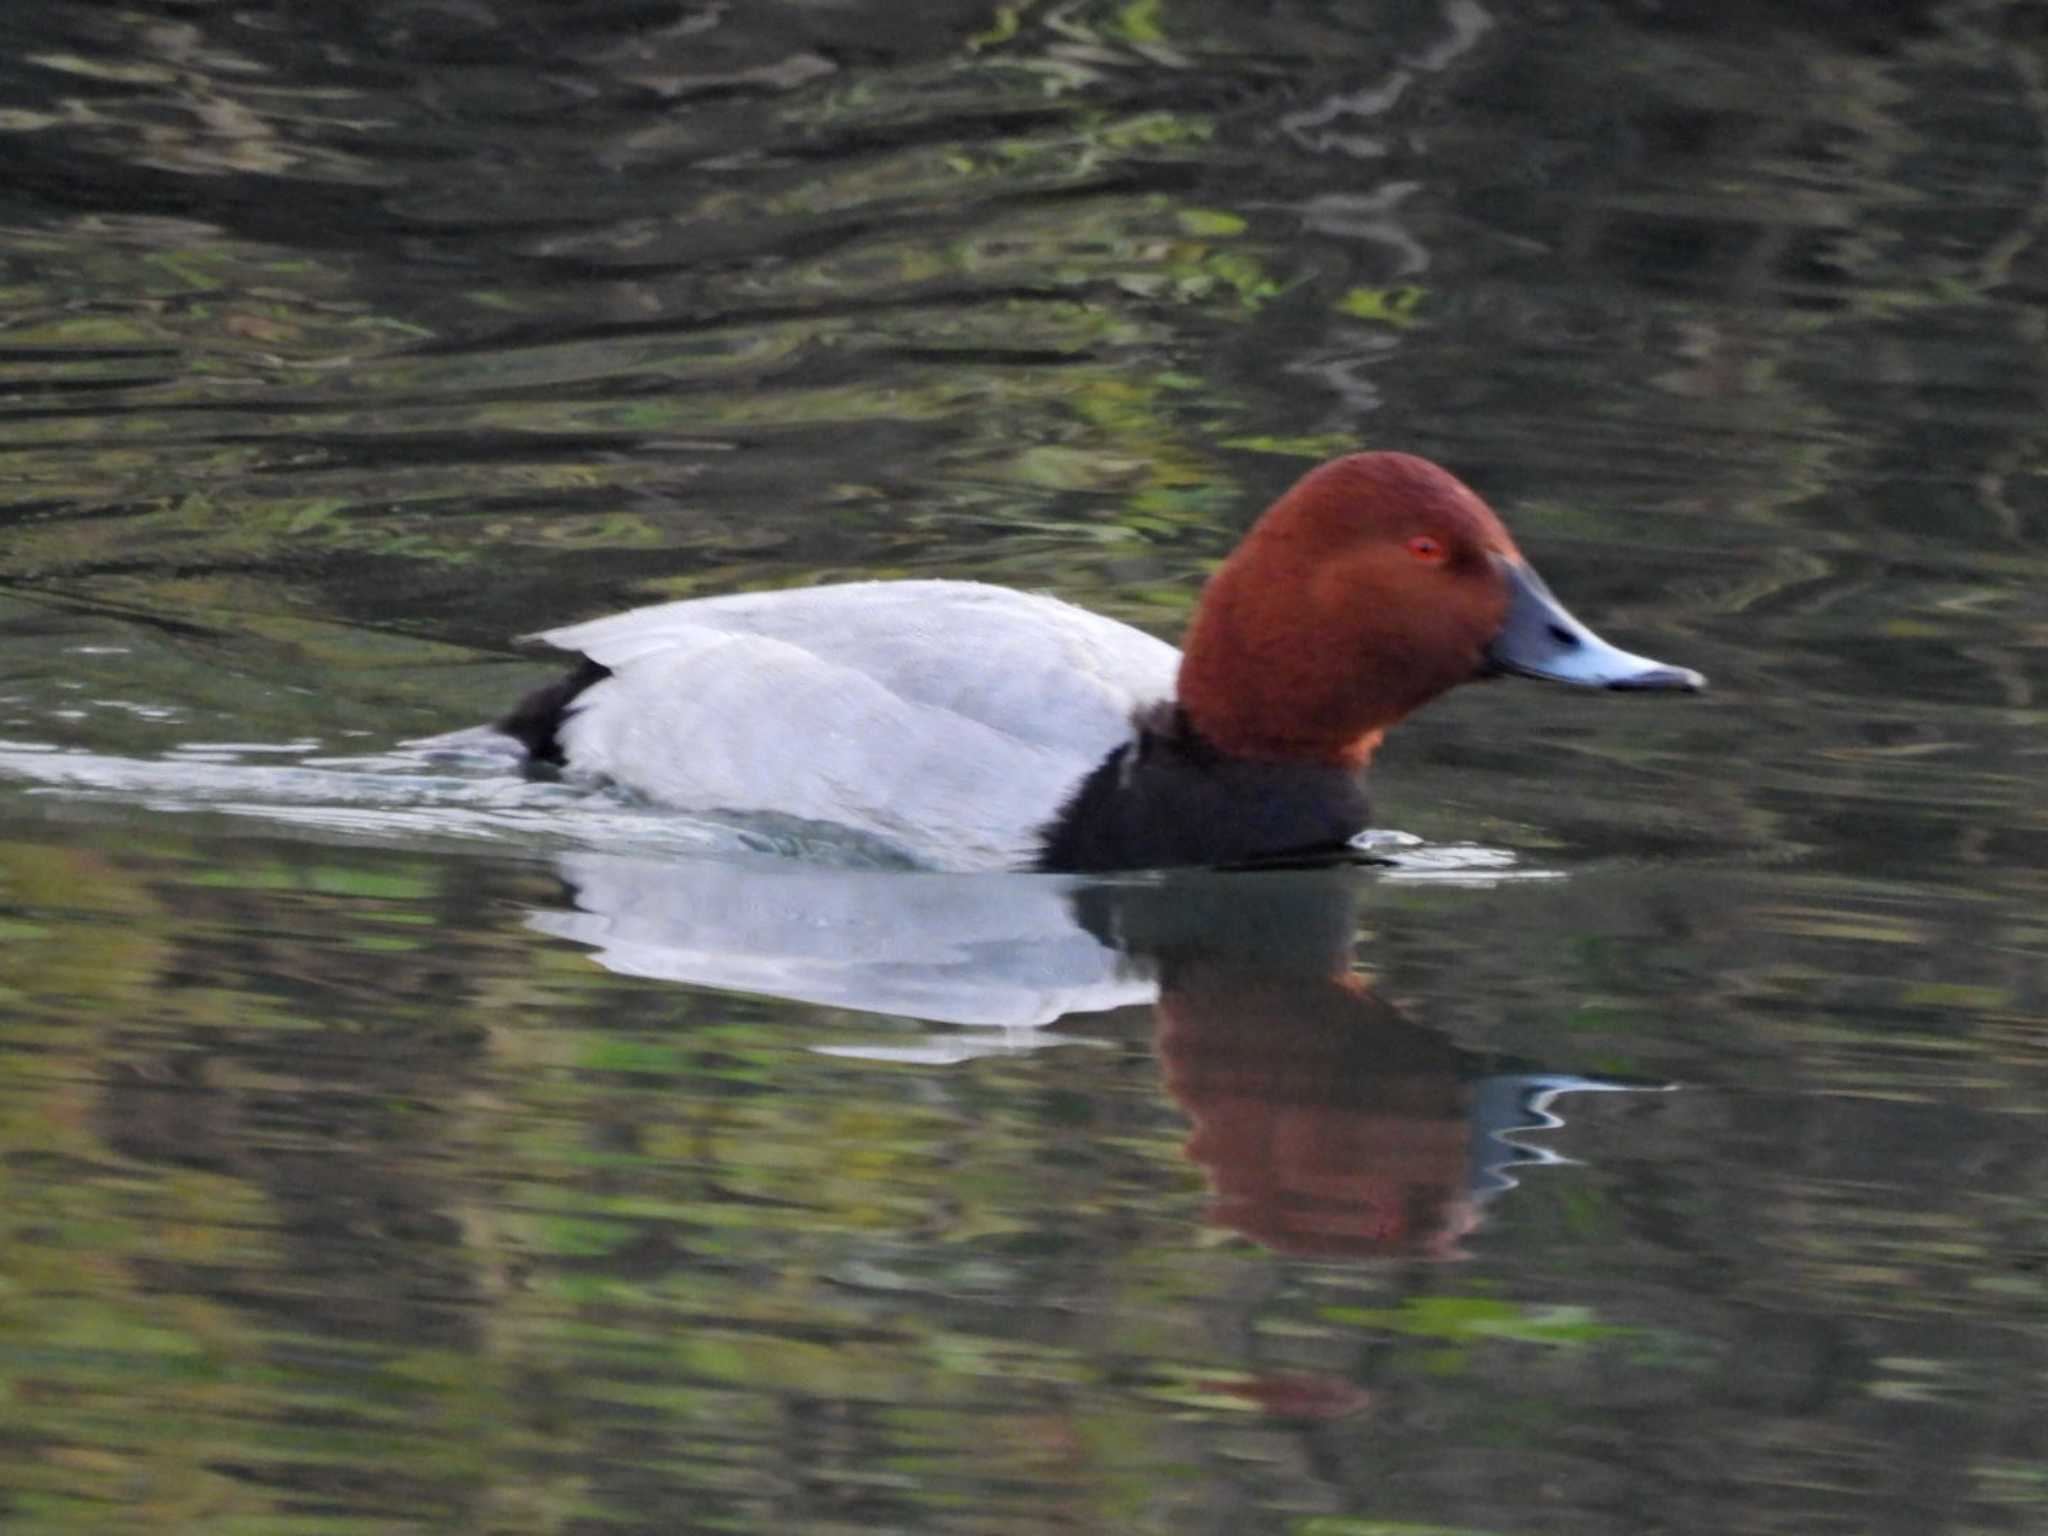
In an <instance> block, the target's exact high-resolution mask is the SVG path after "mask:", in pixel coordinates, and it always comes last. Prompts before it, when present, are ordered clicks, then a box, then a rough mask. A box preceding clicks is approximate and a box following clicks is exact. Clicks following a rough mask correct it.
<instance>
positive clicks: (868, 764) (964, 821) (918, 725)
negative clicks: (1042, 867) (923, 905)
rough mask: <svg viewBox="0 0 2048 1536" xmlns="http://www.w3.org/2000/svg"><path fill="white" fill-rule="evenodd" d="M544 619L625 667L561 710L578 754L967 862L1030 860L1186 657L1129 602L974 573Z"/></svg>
mask: <svg viewBox="0 0 2048 1536" xmlns="http://www.w3.org/2000/svg"><path fill="white" fill-rule="evenodd" d="M539 638H540V639H543V640H545V641H547V642H548V643H549V644H550V645H556V646H560V647H561V648H563V649H564V650H569V651H578V652H581V653H582V654H583V655H585V656H588V657H589V658H590V659H591V660H592V661H595V662H598V663H600V664H601V665H603V666H606V667H609V668H611V670H612V676H610V677H608V678H606V679H605V680H604V681H602V682H600V683H598V684H596V685H595V686H594V687H592V688H590V689H588V690H587V691H586V692H585V693H583V694H582V695H581V696H579V697H578V698H577V700H576V701H575V703H573V704H572V705H571V706H570V711H569V715H568V718H567V720H566V721H565V722H564V724H563V726H562V729H561V732H560V740H561V745H562V748H563V751H564V753H565V755H566V756H567V758H568V761H569V763H570V764H571V766H572V767H573V768H574V769H575V770H576V771H577V772H579V773H587V774H593V775H597V776H601V777H603V778H607V779H610V780H613V781H614V782H616V783H619V784H622V785H625V786H626V787H627V788H629V789H631V790H634V791H636V792H637V793H639V794H642V795H645V796H646V797H647V798H648V799H650V800H653V801H655V802H657V803H659V804H662V805H667V806H671V807H675V808H677V809H683V810H696V811H724V812H748V811H769V812H773V813H775V814H777V815H778V816H783V817H789V818H794V819H796V820H800V821H812V822H821V823H832V824H836V825H838V826H843V827H852V828H855V829H857V830H859V831H861V832H864V833H867V834H868V835H870V836H873V837H879V838H883V839H885V840H888V841H890V842H892V843H896V844H898V845H899V846H903V847H907V848H910V849H913V850H915V851H916V852H917V853H918V855H919V857H921V858H925V859H928V860H931V861H934V862H940V861H942V862H943V864H944V865H945V867H949V868H959V869H988V868H1017V867H1020V866H1027V865H1029V863H1030V862H1031V860H1032V859H1033V857H1034V856H1035V855H1036V854H1037V852H1038V842H1037V839H1038V834H1039V833H1040V832H1041V831H1042V830H1043V829H1044V827H1045V826H1046V824H1047V823H1048V822H1050V821H1051V820H1052V819H1053V817H1054V816H1055V815H1056V814H1057V813H1058V812H1059V810H1060V808H1061V807H1062V806H1063V805H1065V804H1066V802H1067V800H1068V799H1069V797H1070V796H1071V795H1072V794H1073V792H1074V790H1075V789H1076V788H1077V787H1078V786H1079V784H1080V783H1081V781H1082V780H1083V779H1085V778H1086V777H1087V776H1088V775H1089V774H1090V773H1091V772H1093V771H1094V769H1095V768H1096V767H1097V766H1098V765H1099V764H1100V763H1101V762H1102V760H1103V759H1104V758H1105V757H1107V756H1108V755H1109V753H1110V752H1111V751H1112V750H1114V749H1115V748H1116V746H1117V745H1118V744H1119V743H1121V742H1123V741H1126V740H1128V739H1129V738H1130V735H1131V729H1132V727H1131V716H1132V713H1133V711H1134V710H1137V709H1141V708H1143V707H1145V706H1148V705H1152V704H1156V703H1158V702H1160V701H1161V700H1164V699H1167V698H1170V697H1172V695H1173V686H1174V672H1175V669H1176V668H1177V667H1178V666H1179V664H1180V653H1179V652H1178V651H1176V650H1175V649H1174V648H1173V647H1172V646H1170V645H1167V644H1166V643H1165V642H1163V641H1160V640H1155V639H1154V638H1153V637H1152V636H1150V635H1147V634H1145V633H1143V632H1142V631H1140V630H1136V629H1132V628H1131V627H1130V626H1129V625H1128V624H1120V623H1118V622H1117V621H1116V620H1114V619H1106V618H1104V617H1102V616H1101V615H1100V614H1094V613H1090V612H1088V611H1087V610H1086V609H1082V608H1076V607H1074V606H1073V605H1071V604H1069V603H1063V602H1060V601H1059V600H1058V599H1056V598H1051V597H1043V596H1037V595H1034V594H1031V593H1026V592H1013V591H1011V590H1009V589H1008V588H1006V587H994V586H982V585H980V584H978V583H975V582H966V581H890V582H858V583H854V584H852V585H848V586H836V587H809V588H803V589H799V590H796V591H788V592H763V593H742V594H738V595H735V596H731V597H713V598H700V599H696V600H693V601H687V602H681V603H667V604H663V605H662V606H660V607H655V608H637V609H634V610H633V611H632V612H630V613H621V614H616V615H614V616H612V617H610V618H604V619H594V620H592V621H591V622H589V623H587V624H574V625H570V626H568V627H567V628H564V629H553V630H549V631H548V632H547V633H545V634H543V635H541V636H540V637H539Z"/></svg>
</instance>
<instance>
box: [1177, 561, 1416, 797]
mask: <svg viewBox="0 0 2048 1536" xmlns="http://www.w3.org/2000/svg"><path fill="white" fill-rule="evenodd" d="M1275 542H1276V541H1275V540H1273V539H1271V538H1270V537H1262V536H1261V534H1260V532H1258V531H1255V532H1254V534H1253V535H1252V537H1250V538H1248V539H1247V540H1246V541H1245V544H1244V545H1243V547H1242V548H1240V550H1239V551H1238V553H1237V554H1236V555H1235V556H1233V557H1232V558H1231V559H1230V560H1228V561H1226V562H1224V564H1223V566H1222V567H1221V568H1219V569H1218V570H1217V572H1216V574H1215V575H1214V576H1212V577H1211V578H1210V580H1209V585H1208V587H1207V588H1206V589H1205V590H1204V592H1203V593H1202V599H1201V602H1200V603H1199V604H1198V605H1197V606H1196V609H1195V617H1194V622H1193V623H1192V624H1191V625H1190V626H1189V628H1188V635H1187V642H1186V644H1185V646H1184V647H1183V650H1182V653H1181V665H1180V676H1179V680H1178V682H1177V685H1176V696H1177V698H1178V700H1179V703H1180V707H1181V709H1182V710H1183V711H1184V712H1185V713H1186V715H1187V718H1188V720H1189V721H1190V722H1191V723H1192V725H1193V727H1194V729H1195V730H1196V731H1198V732H1199V733H1200V734H1201V736H1202V737H1203V738H1204V739H1205V740H1207V741H1208V742H1210V743H1211V744H1212V745H1213V746H1215V747H1216V748H1217V750H1219V751H1221V752H1225V753H1228V754H1229V755H1231V756H1233V757H1240V758H1249V759H1257V760H1260V761H1264V762H1274V763H1280V762H1295V763H1314V764H1322V765H1325V766H1335V767H1339V768H1344V769H1346V770H1349V771H1351V772H1354V773H1356V772H1360V771H1362V770H1363V769H1364V768H1365V766H1366V764H1367V763H1368V762H1370V761H1371V760H1372V754H1373V749H1374V748H1376V747H1377V746H1378V745H1379V743H1380V738H1381V737H1382V736H1384V735H1385V734H1386V730H1387V727H1388V726H1390V725H1392V724H1393V723H1394V722H1395V721H1396V720H1398V719H1400V717H1401V716H1402V715H1403V714H1406V713H1407V712H1408V709H1410V708H1412V707H1413V704H1412V703H1411V701H1409V700H1407V699H1406V698H1404V697H1401V696H1400V695H1401V693H1402V689H1401V688H1400V686H1399V679H1397V678H1393V677H1385V678H1383V677H1380V676H1379V675H1377V674H1376V673H1375V672H1373V671H1371V670H1369V669H1366V668H1364V667H1363V666H1361V665H1360V658H1364V657H1370V656H1372V655H1374V653H1375V649H1376V647H1375V645H1374V642H1373V641H1372V640H1370V639H1369V638H1368V637H1366V636H1364V635H1362V634H1353V633H1351V632H1350V630H1351V628H1352V627H1354V626H1355V625H1356V624H1357V622H1358V619H1359V617H1360V615H1359V614H1357V613H1355V612H1347V611H1339V612H1336V613H1332V614H1316V615H1310V614H1308V613H1306V612H1305V611H1304V610H1303V606H1302V602H1301V599H1300V596H1299V594H1300V593H1302V592H1305V591H1307V590H1309V588H1310V584H1311V578H1310V576H1309V575H1308V573H1307V572H1306V571H1301V572H1296V571H1294V570H1292V569H1291V567H1287V568H1282V569H1280V570H1279V571H1278V574H1277V575H1276V573H1275V568H1276V567H1282V566H1283V560H1282V558H1281V557H1282V556H1285V557H1287V558H1288V559H1290V560H1291V558H1292V556H1293V554H1294V552H1293V551H1292V550H1288V549H1285V548H1284V547H1283V548H1282V549H1280V550H1278V551H1277V552H1276V551H1275V550H1273V549H1270V548H1268V547H1267V546H1270V545H1272V544H1274V543H1275ZM1255 561H1256V563H1258V564H1259V565H1260V566H1261V567H1262V568H1261V569H1259V570H1256V571H1254V570H1252V569H1251V566H1252V564H1253V563H1254V562H1255ZM1290 594H1293V596H1292V597H1290Z"/></svg>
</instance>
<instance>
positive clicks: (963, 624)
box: [495, 453, 1704, 871]
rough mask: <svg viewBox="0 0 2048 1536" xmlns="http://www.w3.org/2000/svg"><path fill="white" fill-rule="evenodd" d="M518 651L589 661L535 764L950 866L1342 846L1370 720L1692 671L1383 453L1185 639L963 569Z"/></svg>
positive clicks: (1258, 547)
mask: <svg viewBox="0 0 2048 1536" xmlns="http://www.w3.org/2000/svg"><path fill="white" fill-rule="evenodd" d="M533 638H535V639H538V640H541V641H544V642H546V643H547V644H549V645H552V646H556V647H559V648H561V649H562V650H565V651H571V652H576V653H579V655H580V658H581V659H580V661H579V663H578V665H577V666H576V668H575V670H574V671H572V672H571V673H570V674H569V675H568V676H566V677H564V678H562V679H561V680H559V681H558V682H555V683H552V684H550V685H548V686H546V687H544V688H541V689H538V690H536V691H535V692H533V693H531V694H529V695H528V696H527V697H526V698H525V699H523V700H522V701H521V702H520V703H519V704H518V706H517V707H516V708H514V709H513V710H512V711H511V713H510V714H508V715H506V716H505V717H504V719H502V720H500V721H499V722H497V725H496V727H495V729H496V730H498V731H501V732H503V733H504V734H506V735H508V736H511V737H512V738H514V739H515V740H516V741H518V742H519V743H520V744H521V745H522V746H523V747H524V748H525V751H526V753H527V755H528V757H529V758H530V759H532V760H533V761H536V762H540V763H549V764H556V765H559V766H561V767H563V768H564V769H565V770H566V771H568V772H570V773H572V774H575V775H578V776H584V777H591V778H596V779H602V780H607V781H610V782H612V783H615V784H617V785H620V786H622V787H624V788H626V789H627V790H629V791H631V792H634V793H637V794H639V795H641V796H643V797H645V798H647V799H649V800H651V801H654V802H656V803H659V804H663V805H668V806H673V807H675V808H678V809H682V810H691V811H699V812H706V813H716V814H722V815H737V816H741V817H750V816H764V817H772V818H775V819H776V820H778V821H794V822H799V823H822V824H829V825H832V826H835V827H840V828H847V829H851V830H853V831H855V832H857V833H860V834H863V835H864V836H865V837H868V838H874V839H879V840H881V841H882V842H884V843H885V844H888V845H890V846H892V847H894V848H897V849H899V850H901V851H902V852H904V853H905V854H907V855H909V856H910V857H912V858H913V859H915V860H917V861H918V862H921V863H926V864H931V865H935V866H937V867H940V868H953V869H973V868H981V869H988V868H1008V869H1039V870H1071V871H1084V870H1111V869H1137V868H1160V867H1167V866H1174V865H1192V864H1211V865H1228V864H1241V863H1250V862H1258V861H1264V860H1272V859H1284V858H1298V857H1312V856H1317V855H1321V854H1325V853H1336V852H1339V851H1341V850H1342V849H1343V847H1344V845H1345V844H1346V842H1347V841H1348V840H1349V839H1351V838H1352V837H1353V836H1355V835H1356V834H1357V833H1359V832H1361V831H1363V830H1364V829H1365V827H1366V825H1367V802H1366V796H1365V789H1364V776H1365V770H1366V767H1367V765H1368V764H1369V763H1370V761H1371V759H1372V754H1373V750H1374V748H1375V747H1376V746H1377V745H1378V744H1379V741H1380V739H1381V737H1382V736H1383V735H1384V734H1385V732H1386V731H1387V729H1388V727H1390V726H1392V725H1393V724H1394V723H1395V722H1396V721H1398V720H1400V719H1401V718H1402V717H1403V716H1405V715H1407V714H1409V713H1411V712H1413V711H1414V710H1416V709H1418V708H1419V707H1421V706H1422V705H1423V704H1425V703H1427V702H1428V701H1429V700H1430V699H1433V698H1435V697H1436V696H1437V695H1438V694H1440V693H1442V692H1444V691H1445V690H1446V689H1449V688H1451V687H1454V686H1456V685H1457V684H1459V683H1463V682H1467V681H1470V680H1473V679H1475V678H1483V677H1490V676H1496V675H1500V674H1506V673H1513V674H1519V675H1521V676H1525V677H1537V678H1549V679H1552V680H1554V681H1557V682H1564V683H1575V684H1579V685H1581V686H1585V687H1594V688H1614V689H1677V690H1685V691H1696V690H1698V689H1700V688H1701V687H1703V686H1704V679H1702V678H1701V676H1700V674H1699V673H1697V672H1693V671H1690V670H1688V669H1686V668H1683V667H1674V666H1667V665H1665V664H1664V663H1662V662H1657V661H1652V660H1649V659H1648V658H1646V657H1642V656H1634V655H1630V654H1629V653H1628V652H1626V651H1622V650H1618V649H1616V648H1615V647H1614V646H1611V645H1609V644H1607V642H1605V641H1604V640H1601V639H1600V638H1599V637H1598V636H1596V635H1595V634H1593V633H1592V631H1590V630H1589V629H1587V628H1586V627H1585V626H1584V625H1583V624H1581V623H1580V622H1579V621H1578V620H1577V619H1575V618H1573V617H1572V615H1571V614H1570V613H1569V612H1568V611H1566V609H1565V608H1564V606H1563V605H1562V604H1561V603H1559V602H1558V600H1557V599H1556V597H1554V596H1553V595H1552V594H1551V592H1550V589H1549V588H1548V587H1546V586H1545V585H1544V584H1543V581H1542V579H1541V578H1540V577H1539V576H1538V575H1537V574H1536V573H1535V571H1533V570H1532V569H1531V568H1530V567H1529V565H1528V563H1527V562H1526V561H1525V560H1524V559H1523V558H1522V555H1521V552H1520V551H1519V550H1517V549H1516V547H1515V543H1514V540H1513V539H1512V538H1510V537H1509V535H1508V531H1507V529H1506V528H1505V527H1504V526H1502V524H1501V521H1500V519H1499V518H1498V517H1497V516H1495V515H1494V513H1493V511H1492V510H1491V509H1490V508H1489V507H1488V506H1487V505H1486V503H1485V502H1483V501H1482V500H1480V498H1479V497H1478V496H1477V495H1475V494H1474V493H1473V492H1472V491H1471V490H1470V489H1469V488H1467V487H1466V486H1465V485H1464V484H1463V483H1462V482H1460V481H1459V480H1457V479H1456V478H1455V477H1454V476H1452V475H1451V474H1450V473H1448V472H1447V471H1445V470H1443V469H1441V468H1439V467H1438V466H1436V465H1435V464H1432V463H1430V462H1428V461H1427V460H1425V459H1420V458H1415V457H1413V456H1411V455H1408V454H1402V453H1359V454H1352V455H1350V456H1348V457H1345V458H1340V459H1335V460H1332V461H1331V462H1329V463H1327V464H1323V465H1321V466H1320V467H1318V468H1316V469H1313V470H1311V471H1310V472H1309V473H1308V474H1307V475H1305V476H1303V477H1302V479H1301V480H1300V481H1298V482H1297V483H1296V484H1295V485H1294V487H1293V488H1292V489H1290V490H1289V491H1288V492H1287V493H1286V494H1285V495H1284V496H1282V497H1281V498H1280V499H1279V500H1278V501H1277V502H1275V503H1274V504H1273V505H1272V507H1270V508H1269V509H1268V510H1267V511H1266V512H1265V514H1264V515H1263V516H1262V517H1260V518H1259V520H1258V521H1257V522H1256V523H1255V524H1254V525H1253V526H1252V529H1251V531H1250V532H1249V533H1248V534H1246V535H1245V538H1244V540H1243V542H1242V543H1240V544H1239V545H1238V546H1237V548H1236V550H1235V551H1234V552H1233V553H1232V554H1231V555H1230V556H1229V557H1228V558H1227V559H1226V560H1225V561H1224V562H1223V564H1222V565H1221V566H1220V567H1218V568H1217V570H1216V572H1215V573H1214V574H1213V575H1212V576H1211V577H1210V579H1209V582H1208V585H1207V586H1206V587H1205V588H1204V590H1203V592H1202V595H1201V599H1200V602H1199V603H1198V605H1197V607H1196V609H1195V615H1194V620H1193V623H1192V624H1191V626H1190V628H1189V630H1188V635H1187V644H1186V649H1185V650H1184V651H1176V650H1175V649H1174V648H1173V647H1172V646H1170V645H1167V644H1165V643H1164V642H1162V641H1160V640H1157V639H1155V638H1153V637H1152V636H1150V635H1147V634H1145V633H1143V632H1142V631H1140V630H1137V629H1133V628H1132V627H1130V626H1129V625H1127V624H1122V623H1119V622H1117V621H1116V620H1113V619H1108V618H1104V617H1102V616H1101V615H1100V614H1095V613H1090V612H1088V611H1087V610H1086V609H1083V608H1078V607H1075V606H1073V605H1072V604H1069V603H1066V602H1062V601H1061V600H1059V599H1058V598H1054V597H1048V596H1045V595H1043V594H1039V593H1028V592H1017V591H1012V590H1010V589H1009V588H1006V587H998V586H991V585H986V584H983V583H979V582H970V581H872V582H854V583H849V584H845V585H839V586H822V587H809V588H803V589H798V590H794V591H781V592H757V593H739V594H735V595H732V596H726V597H709V598H693V599H688V600H685V601H682V602H674V603H663V604H659V605H656V606H653V607H647V608H636V609H633V610H631V611H630V612H626V613H621V614H616V615H613V616H611V617H609V618H602V619H593V620H591V621H589V622H588V623H583V624H571V625H568V626H566V627H564V628H561V629H551V630H547V631H545V632H544V633H542V634H540V635H537V636H535V637H533Z"/></svg>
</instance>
